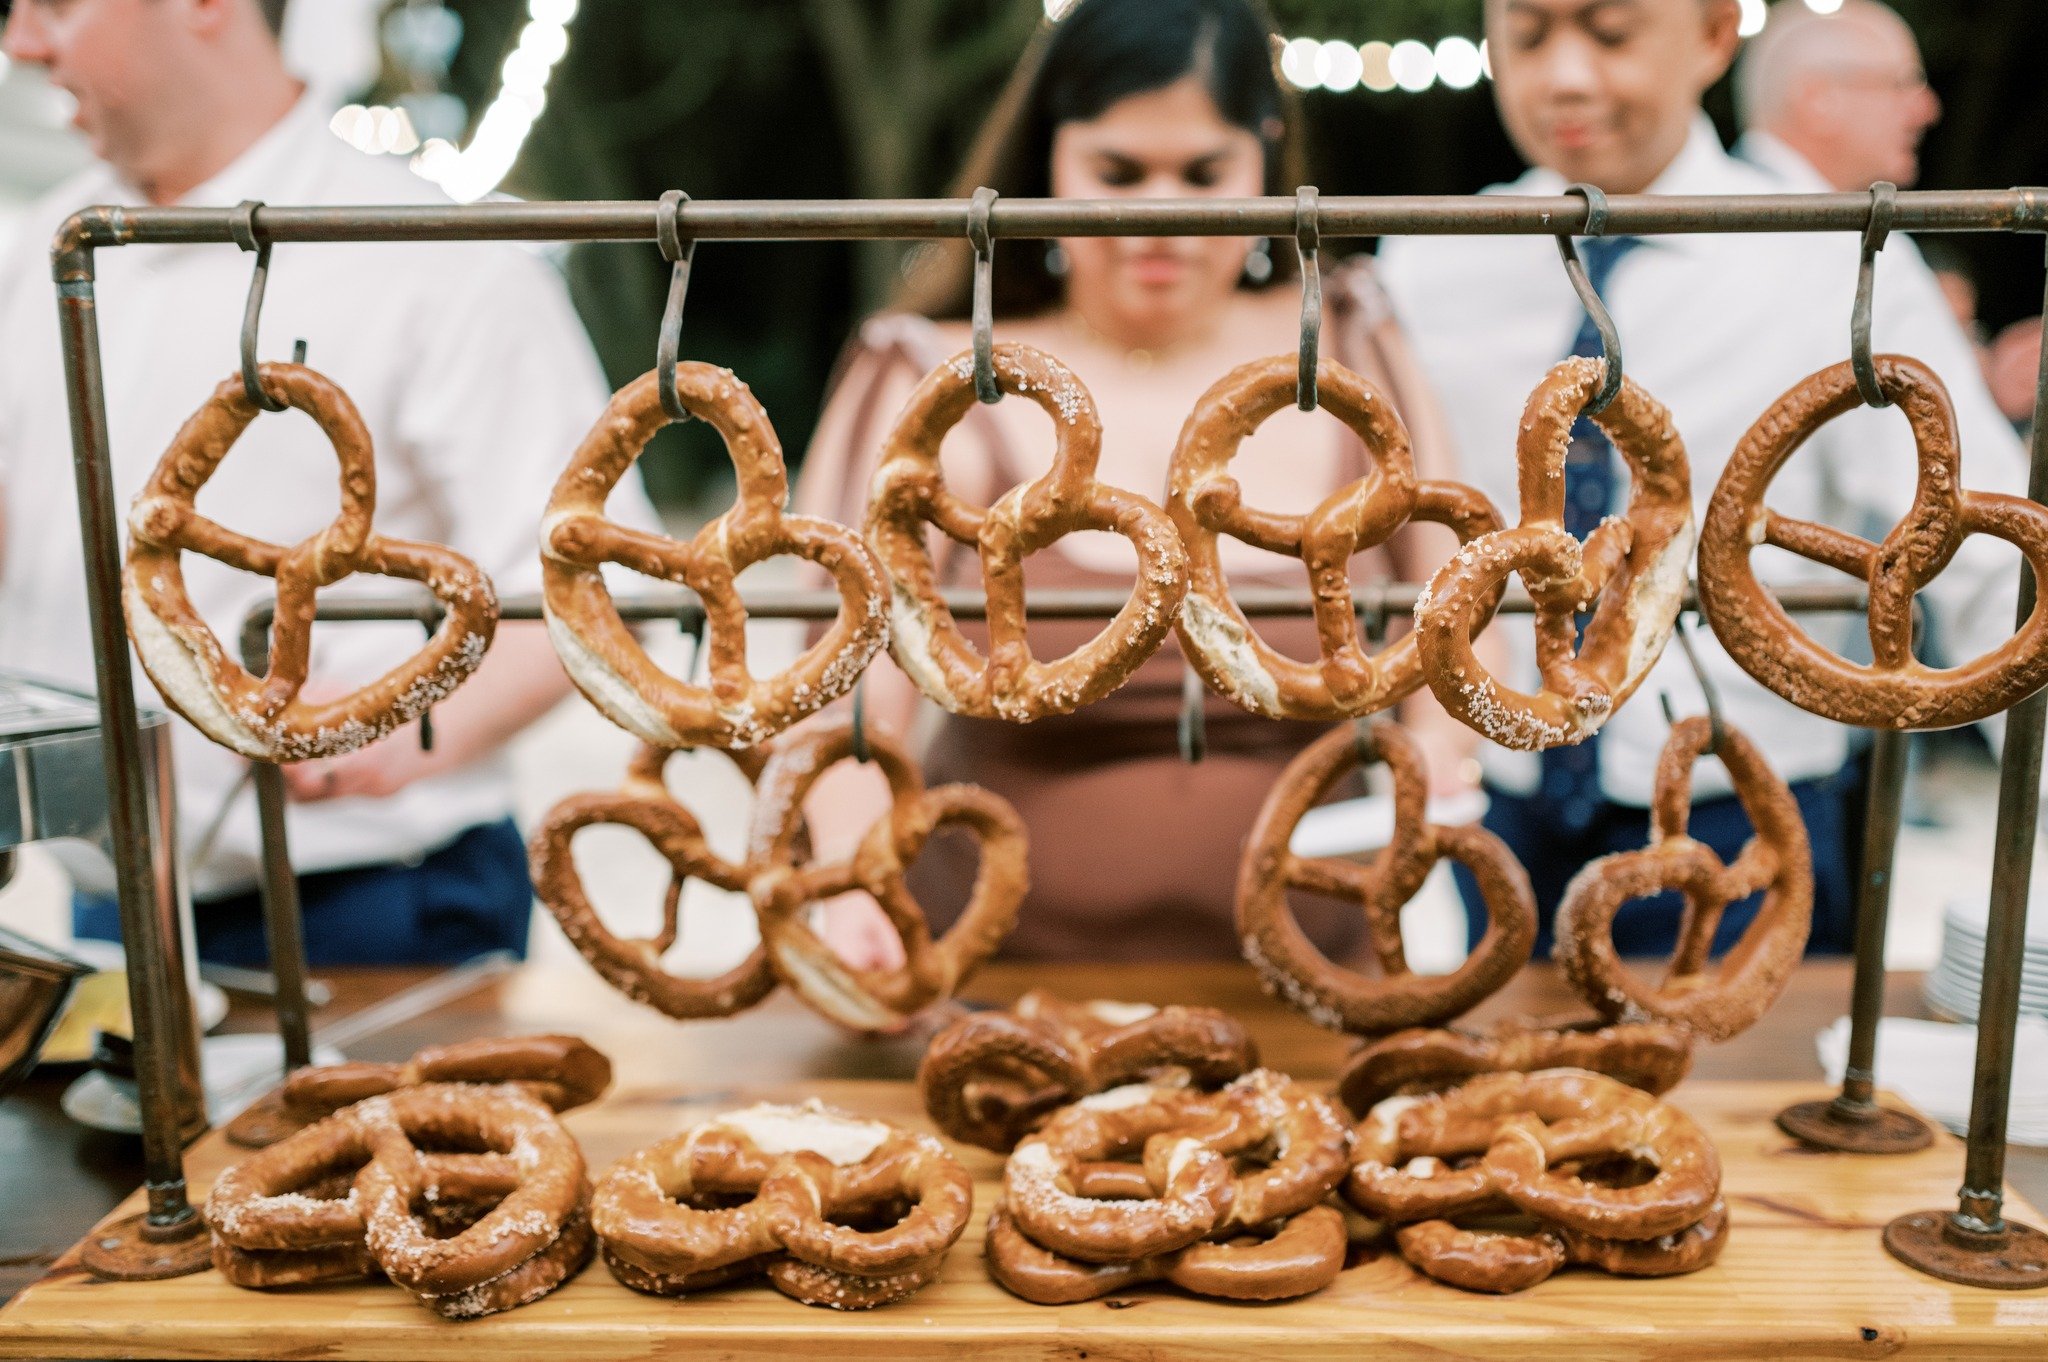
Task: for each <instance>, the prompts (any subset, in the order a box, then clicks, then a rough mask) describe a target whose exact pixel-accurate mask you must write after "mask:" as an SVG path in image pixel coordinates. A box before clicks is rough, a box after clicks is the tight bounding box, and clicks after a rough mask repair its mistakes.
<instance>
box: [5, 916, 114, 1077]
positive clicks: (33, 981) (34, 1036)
mask: <svg viewBox="0 0 2048 1362" xmlns="http://www.w3.org/2000/svg"><path fill="white" fill-rule="evenodd" d="M90 973H92V967H91V966H90V965H87V964H86V963H85V962H84V961H82V960H74V959H72V958H71V957H70V956H68V955H64V954H62V953H61V952H58V951H53V950H51V949H50V948H49V947H48V946H45V945H43V944H42V943H41V942H38V941H34V940H31V939H30V938H28V937H25V936H23V935H21V934H20V933H19V932H13V931H9V930H8V929H7V928H5V927H0V1097H5V1096H6V1095H7V1094H8V1093H9V1092H11V1091H13V1089H14V1085H15V1084H16V1083H19V1082H20V1081H21V1080H22V1079H23V1078H24V1077H25V1076H27V1074H28V1071H29V1070H30V1069H32V1068H34V1067H35V1063H36V1056H37V1055H39V1054H40V1053H41V1052H42V1048H43V1042H44V1041H46V1040H48V1039H49V1036H50V1031H51V1028H53V1027H54V1026H55V1025H56V1023H57V1018H58V1017H59V1016H60V1015H61V1014H62V1013H63V1011H64V1003H65V1001H66V1000H67V999H68V998H70V996H71V989H72V987H73V985H75V984H76V983H77V982H78V980H79V979H80V978H81V977H83V976H84V975H87V974H90Z"/></svg>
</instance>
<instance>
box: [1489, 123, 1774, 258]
mask: <svg viewBox="0 0 2048 1362" xmlns="http://www.w3.org/2000/svg"><path fill="white" fill-rule="evenodd" d="M1754 175H1755V170H1754V168H1752V167H1748V166H1745V165H1744V164H1743V163H1742V162H1740V161H1738V160H1736V159H1735V158H1734V157H1733V156H1730V155H1729V154H1728V152H1727V150H1726V149H1725V148H1724V147H1722V145H1721V135H1720V134H1719V133H1717V132H1715V131H1714V122H1713V120H1712V119H1710V118H1708V117H1707V116H1706V114H1705V113H1700V114H1696V115H1694V117H1693V120H1692V126H1691V128H1690V129H1689V130H1688V131H1687V132H1686V137H1685V143H1684V145H1682V146H1681V147H1679V149H1678V154H1677V155H1676V156H1674V157H1672V158H1671V163H1670V164H1669V165H1667V166H1665V167H1664V169H1663V171H1662V172H1660V173H1659V174H1658V176H1657V178H1656V179H1655V180H1653V181H1651V182H1650V187H1649V189H1648V190H1646V191H1645V192H1646V193H1650V194H1742V193H1756V192H1758V186H1757V185H1756V184H1755V183H1753V177H1754ZM1564 187H1565V178H1564V176H1562V175H1560V174H1558V173H1557V172H1556V171H1554V170H1551V169H1549V168H1548V167H1545V166H1533V167H1531V168H1530V169H1529V170H1528V171H1526V172H1524V173H1523V175H1522V177H1521V178H1520V179H1518V180H1516V181H1514V182H1513V183H1511V184H1507V185H1502V186H1499V187H1498V188H1497V189H1496V190H1491V191H1489V192H1497V193H1506V194H1561V193H1563V192H1564ZM1705 240H1706V238H1704V237H1700V236H1685V235H1675V236H1655V237H1647V238H1645V241H1646V242H1647V243H1648V244H1650V245H1654V246H1657V247H1660V248H1663V249H1666V250H1673V251H1680V252H1685V251H1693V250H1697V249H1699V247H1700V245H1701V243H1702V242H1704V241H1705Z"/></svg>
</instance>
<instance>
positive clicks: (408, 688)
mask: <svg viewBox="0 0 2048 1362" xmlns="http://www.w3.org/2000/svg"><path fill="white" fill-rule="evenodd" d="M257 374H258V378H259V381H260V382H261V383H262V385H263V390H264V392H265V393H266V394H268V395H269V396H270V397H272V398H273V399H276V400H278V401H282V402H284V403H286V404H287V405H288V406H292V407H296V408H298V409H299V410H300V411H302V412H304V413H306V415H308V416H310V417H312V418H313V420H314V421H315V422H316V423H318V425H319V426H320V429H321V430H322V431H323V432H325V434H326V435H327V438H328V441H329V442H330V443H331V444H332V445H333V447H334V455H335V459H336V461H337V462H338V463H339V464H340V465H341V505H340V509H339V512H338V513H337V514H336V516H335V518H334V520H333V522H332V523H331V524H329V525H328V526H327V527H326V528H324V529H322V530H321V531H320V532H319V533H318V534H315V535H313V536H312V537H311V538H309V539H306V540H303V541H301V542H299V543H297V544H294V545H291V546H289V547H286V546H283V545H279V544H270V543H265V542H264V541H262V540H260V539H251V538H249V537H248V536H246V535H243V534H240V533H238V532H236V531H234V530H230V529H228V528H226V527H225V526H222V525H217V524H215V523H214V522H213V521H211V520H208V519H207V518H206V517H204V516H202V515H200V514H199V512H198V511H197V510H196V509H195V508H194V504H193V503H194V500H195V499H196V498H197V497H198V495H199V492H200V489H202V488H203V487H204V486H205V485H206V483H207V481H208V480H209V479H210V478H212V477H213V475H214V473H215V471H216V470H218V469H219V467H220V464H221V461H222V460H223V459H225V458H226V457H227V454H228V450H229V449H230V448H231V447H232V446H233V445H234V443H235V441H236V440H238V439H239V438H241V435H242V432H243V431H245V430H247V429H248V428H249V424H250V422H252V421H254V420H255V419H256V414H257V410H258V409H257V406H256V404H255V403H254V402H251V401H250V400H249V397H248V394H247V392H246V391H245V390H244V388H243V384H242V380H241V378H240V376H236V377H233V378H228V379H225V380H223V381H222V383H221V384H220V386H219V387H217V388H215V389H214V391H213V396H212V397H211V398H209V399H208V400H207V402H206V405H205V406H203V407H201V408H200V409H199V410H198V411H197V412H195V413H193V415H192V416H191V417H190V418H188V419H187V420H186V422H185V424H184V425H183V426H181V427H180V428H179V430H178V433H177V435H176V436H175V437H173V439H172V440H171V445H170V448H169V449H167V450H165V451H164V456H163V458H162V459H161V460H160V461H158V463H157V466H156V471H155V472H153V473H152V474H151V475H150V479H149V483H148V485H146V486H145V487H144V488H143V489H142V492H141V494H140V495H138V496H137V497H136V499H135V504H134V505H133V507H131V508H130V511H129V517H128V528H129V543H128V561H127V566H126V567H125V569H124V570H123V572H122V575H121V602H122V606H123V608H124V610H125V611H126V613H127V618H128V635H129V637H130V638H131V639H133V640H134V643H135V652H136V656H137V657H139V658H140V659H141V660H142V666H143V669H144V670H145V671H147V672H148V673H149V678H150V680H152V681H154V682H155V683H156V688H157V690H158V692H159V693H161V694H162V696H163V698H164V701H165V703H167V704H168V705H170V706H171V708H173V709H175V710H177V711H178V713H180V714H182V715H184V716H185V717H186V718H187V719H189V720H191V722H192V724H193V725H194V726H195V727H196V728H198V729H199V730H200V731H201V732H202V733H204V734H206V736H207V737H209V738H211V739H213V740H214V741H215V742H217V743H219V744H221V745H222V746H224V747H228V748H232V749H233V750H234V751H236V752H239V753H241V754H242V755H243V756H245V757H251V758H254V759H256V760H258V761H271V762H288V761H306V760H310V759H312V758H316V757H338V756H341V755H343V754H344V753H348V752H353V751H355V750H356V749H357V748H360V747H364V746H366V745H368V744H369V743H372V742H375V741H376V740H377V739H378V738H381V737H383V736H384V735H385V734H386V733H389V732H390V731H391V730H392V729H394V728H397V727H398V726H399V725H401V724H405V723H410V722H411V721H412V720H414V719H416V718H418V717H419V716H420V715H421V714H424V713H425V712H426V711H427V710H428V709H429V708H431V707H432V706H433V705H435V704H437V703H439V702H440V701H441V700H443V699H445V698H447V696H448V694H449V693H450V692H451V691H453V690H454V689H455V688H456V687H457V686H459V685H461V684H462V682H463V681H464V680H465V679H467V678H468V676H469V674H470V673H471V672H473V671H475V670H476V669H477V666H478V664H480V663H481V662H482V661H483V657H484V650H485V649H486V648H488V647H489V646H490V642H491V636H492V633H493V632H494V631H495V629H496V628H497V622H498V598H497V595H496V593H495V592H494V591H493V590H492V587H491V582H490V579H489V578H488V577H486V576H485V575H484V574H483V572H482V571H481V570H480V569H478V567H477V566H476V564H474V563H472V562H470V561H469V560H468V559H467V558H464V557H462V556H461V555H460V554H457V553H456V552H454V551H453V550H452V549H448V548H444V547H442V546H440V545H438V544H421V543H415V542H413V541H411V540H406V539H387V538H385V537H384V536H383V535H380V534H377V533H375V532H374V531H373V530H372V529H371V522H372V520H373V519H374V518H375V515H376V508H377V471H376V458H375V455H374V454H373V453H372V451H371V444H370V432H369V430H368V428H367V427H366V426H365V425H364V424H363V419H362V416H361V415H360V414H359V413H358V412H357V411H356V407H355V403H353V402H351V401H349V399H348V395H347V394H346V393H344V392H343V391H342V390H341V389H340V388H339V387H337V386H336V385H335V384H334V383H333V382H332V381H331V380H330V379H328V378H327V377H326V376H325V375H322V374H320V373H317V372H315V371H314V370H312V369H308V368H306V367H304V366H303V365H298V364H265V365H261V366H259V368H258V370H257ZM187 551H190V552H193V553H199V554H204V555H205V556H206V557H208V558H212V559H215V560H217V561H218V562H221V563H224V564H226V565H227V566H229V567H232V568H237V569H239V570H241V571H243V572H251V573H255V574H256V575H258V576H263V577H271V578H275V579H276V582H277V607H276V615H275V617H274V622H273V624H272V626H271V634H270V665H269V670H268V671H267V672H266V673H265V674H264V675H263V676H260V677H258V676H252V675H250V674H249V673H248V672H247V671H246V670H244V669H243V667H242V666H241V664H240V663H239V662H238V661H236V660H235V658H234V657H233V656H232V655H230V654H229V653H228V651H227V650H226V649H224V648H222V647H221V644H220V640H219V639H217V638H215V637H214V634H213V630H212V629H211V628H210V627H209V626H208V625H207V623H206V621H205V620H204V619H202V618H201V617H200V615H199V613H198V612H197V611H196V610H194V609H193V608H192V601H191V598H190V597H189V596H188V595H187V594H186V592H185V576H184V569H183V567H182V565H181V563H180V555H181V554H183V553H185V552H187ZM355 574H367V575H371V576H377V577H395V578H400V579H402V580H405V581H412V582H419V583H421V584H422V585H424V586H425V587H426V588H427V590H428V591H430V592H432V593H433V596H434V599H435V600H436V601H437V602H439V604H440V606H441V611H442V614H441V619H440V623H439V624H438V625H437V626H436V627H435V629H434V633H433V636H432V637H431V638H430V639H429V640H428V641H427V646H426V647H425V648H423V649H421V650H420V651H419V652H418V653H416V654H414V655H413V656H412V657H410V658H408V659H407V660H406V661H404V662H402V663H400V664H399V665H398V666H396V667H394V668H392V669H391V670H390V671H388V672H386V673H385V674H384V675H383V676H381V677H379V678H378V679H377V680H375V681H374V682H372V683H370V684H369V685H367V686H364V687H362V688H360V689H358V690H353V691H350V692H348V693H347V694H345V695H341V696H337V697H335V698H333V699H331V700H324V701H320V702H317V703H316V702H313V701H308V700H303V699H301V698H300V689H301V687H303V686H304V685H305V684H306V676H307V667H308V657H309V652H310V649H311V646H312V633H313V613H314V606H315V602H314V598H315V595H316V593H317V592H318V591H319V590H320V589H321V588H323V587H328V586H332V585H334V584H335V583H336V582H339V581H341V580H342V579H344V578H346V577H349V576H352V575H355Z"/></svg>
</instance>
